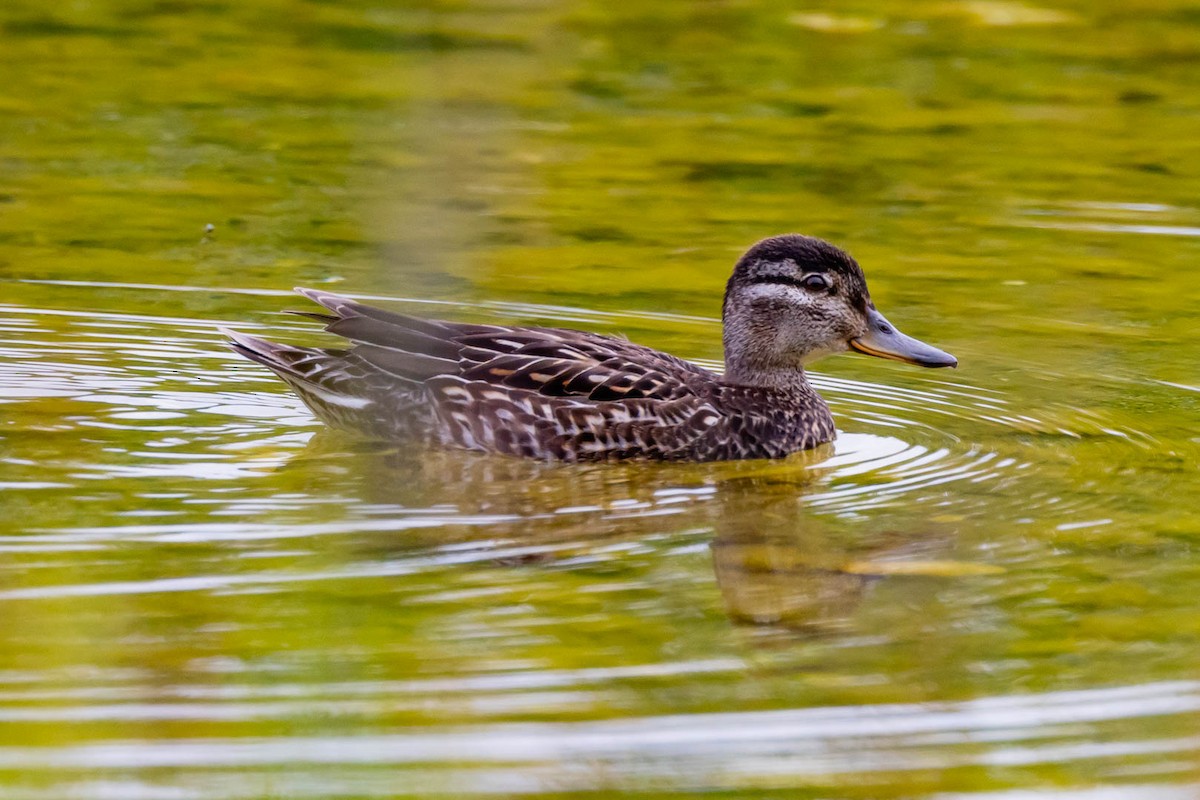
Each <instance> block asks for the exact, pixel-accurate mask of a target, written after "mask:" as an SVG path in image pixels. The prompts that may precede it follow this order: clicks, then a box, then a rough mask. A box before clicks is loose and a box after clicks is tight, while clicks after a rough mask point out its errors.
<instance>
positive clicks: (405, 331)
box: [222, 234, 958, 462]
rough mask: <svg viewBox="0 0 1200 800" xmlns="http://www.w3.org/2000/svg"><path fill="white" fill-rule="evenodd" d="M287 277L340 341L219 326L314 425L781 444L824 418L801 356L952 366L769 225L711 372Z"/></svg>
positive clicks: (728, 445)
mask: <svg viewBox="0 0 1200 800" xmlns="http://www.w3.org/2000/svg"><path fill="white" fill-rule="evenodd" d="M296 291H297V292H298V293H300V294H301V295H303V296H304V297H306V298H308V299H309V300H311V301H313V302H314V303H316V304H317V305H319V306H321V307H322V308H323V309H324V310H323V311H321V312H292V313H298V314H301V315H302V316H305V317H308V318H310V319H313V320H316V321H318V322H320V323H322V324H323V325H324V326H325V327H324V329H325V331H327V332H329V333H332V334H335V335H337V336H340V337H342V338H343V339H345V340H347V342H348V346H346V347H342V348H314V347H299V346H293V345H289V344H280V343H277V342H273V341H269V340H267V339H262V338H259V337H257V336H250V335H247V334H243V333H238V332H236V331H231V330H225V329H222V332H223V333H224V334H225V335H226V336H227V337H228V340H229V344H230V346H231V347H232V349H233V350H234V351H235V352H237V353H239V354H240V355H242V356H245V357H246V358H248V359H250V360H251V361H254V362H257V363H258V364H261V365H262V366H264V367H266V368H267V369H269V370H271V371H272V372H273V373H275V374H276V375H277V376H278V377H279V378H281V379H282V380H283V381H284V382H285V383H286V384H287V385H288V386H289V387H291V389H292V390H293V391H294V392H295V393H296V394H297V395H298V396H299V398H300V399H301V400H302V401H303V402H304V404H305V405H306V406H308V408H309V409H311V410H312V412H313V413H314V414H315V415H316V416H317V417H318V418H319V419H320V420H322V421H323V422H324V423H326V424H327V425H329V426H331V427H334V428H339V429H342V430H346V431H349V432H351V433H354V434H357V435H359V436H365V437H367V438H371V439H383V440H390V441H394V442H403V443H415V444H422V445H430V446H435V447H445V448H459V449H464V450H471V451H479V452H484V453H496V454H505V455H510V456H518V457H523V458H530V459H540V460H544V461H559V462H585V461H610V460H629V459H637V460H648V461H722V460H734V459H757V458H782V457H785V456H788V455H790V454H792V453H796V452H798V451H801V450H809V449H812V448H815V447H817V446H819V445H823V444H826V443H828V442H831V441H833V439H834V438H835V436H836V433H837V431H836V428H835V426H834V420H833V416H832V414H831V413H830V410H829V406H828V404H827V403H826V402H825V400H824V399H823V398H822V397H821V396H820V395H819V394H818V393H817V391H816V389H814V388H813V386H812V384H811V383H810V382H809V378H808V374H807V372H806V368H807V367H808V366H809V365H810V364H812V363H813V362H814V361H816V360H818V359H820V358H823V357H826V356H830V355H834V354H836V353H842V352H847V351H853V352H857V353H862V354H865V355H868V356H875V357H878V358H884V359H891V360H895V361H902V362H906V363H909V364H915V365H918V366H922V367H931V368H937V367H956V366H957V365H958V360H957V359H956V358H955V357H954V356H952V355H950V354H949V353H946V352H943V351H942V350H939V349H937V348H935V347H933V346H931V345H928V344H925V343H924V342H921V341H919V340H917V339H914V338H912V337H910V336H906V335H905V334H903V333H901V332H900V331H899V330H898V329H897V328H896V327H895V326H894V325H893V324H892V323H890V322H889V321H888V320H887V319H886V318H885V317H884V316H883V314H881V313H880V312H879V311H878V310H877V309H876V308H875V304H874V303H873V302H872V301H871V296H870V293H869V292H868V291H867V282H866V278H865V277H864V275H863V271H862V268H861V267H860V266H859V265H858V262H857V261H855V260H854V259H853V258H852V257H851V256H850V255H849V254H848V253H846V252H845V251H844V250H842V249H840V248H838V247H836V246H835V245H833V244H830V243H829V242H827V241H825V240H823V239H819V238H815V237H812V236H805V235H801V234H785V235H781V236H773V237H770V238H768V239H764V240H762V241H760V242H758V243H757V244H755V245H753V246H752V247H751V248H750V249H749V250H747V251H746V253H745V254H744V255H743V256H742V257H741V258H740V259H739V260H738V261H737V263H736V265H735V266H734V268H733V273H732V275H731V276H730V278H729V280H728V283H727V284H726V287H725V294H724V300H723V303H722V312H721V318H722V325H723V336H722V339H723V345H724V351H725V371H724V373H723V374H721V373H717V372H714V371H712V370H708V369H705V368H703V367H701V366H699V365H697V364H693V363H691V362H689V361H686V360H684V359H682V358H678V357H676V356H673V355H670V354H668V353H663V352H660V351H658V350H655V349H652V348H650V347H646V346H643V345H640V344H635V343H633V342H630V341H628V340H627V339H624V338H618V337H615V336H607V335H602V334H598V333H589V332H586V331H578V330H570V329H566V328H543V327H526V326H509V325H488V324H476V323H465V322H449V321H443V320H432V319H424V318H419V317H414V316H409V315H406V314H401V313H397V312H395V311H390V310H385V309H381V308H377V307H374V306H371V305H366V304H364V303H360V302H358V301H356V300H353V299H350V298H347V297H343V296H340V295H336V294H331V293H329V292H325V291H321V290H317V289H305V288H298V289H296Z"/></svg>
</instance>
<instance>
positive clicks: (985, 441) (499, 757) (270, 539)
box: [0, 0, 1200, 800]
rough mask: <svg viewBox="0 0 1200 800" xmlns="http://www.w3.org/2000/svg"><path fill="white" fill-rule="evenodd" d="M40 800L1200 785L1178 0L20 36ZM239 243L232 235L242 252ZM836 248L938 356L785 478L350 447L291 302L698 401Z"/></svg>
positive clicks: (1190, 233)
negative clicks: (283, 351)
mask: <svg viewBox="0 0 1200 800" xmlns="http://www.w3.org/2000/svg"><path fill="white" fill-rule="evenodd" d="M0 42H2V43H3V47H2V48H0V165H2V169H0V286H2V288H3V295H2V296H0V353H2V354H3V356H2V358H0V464H2V465H3V466H2V467H0V488H2V490H3V491H2V493H0V509H2V510H3V518H4V524H3V526H2V527H0V553H2V554H3V558H2V559H0V614H2V618H3V620H4V624H3V625H2V626H0V787H2V791H0V794H2V795H3V796H4V797H5V798H17V799H18V800H25V799H28V800H43V799H45V800H49V799H51V798H53V799H54V800H59V799H60V798H89V799H90V798H121V800H126V799H127V798H129V799H133V800H136V799H137V798H155V800H157V799H158V798H167V799H170V800H174V799H175V798H182V799H185V800H194V799H195V800H210V799H213V798H266V797H300V798H303V797H314V798H317V797H319V798H333V797H345V798H376V797H436V796H449V797H469V796H536V797H544V798H557V797H574V796H585V795H586V796H592V797H596V796H603V797H617V796H619V797H631V798H632V797H645V798H650V797H654V798H660V797H677V796H678V797H682V796H692V795H699V794H701V793H703V794H704V795H705V796H710V797H711V796H716V797H730V798H733V797H738V798H743V797H750V796H754V797H780V798H784V797H786V798H795V797H813V798H827V797H839V798H859V797H861V798H885V797H886V798H917V797H920V798H936V799H937V800H950V799H951V798H954V799H960V798H967V797H971V798H976V797H977V798H985V799H986V800H1018V799H1019V800H1031V799H1035V800H1042V798H1046V799H1050V798H1053V800H1109V798H1127V797H1154V798H1168V800H1175V798H1185V797H1194V796H1196V793H1197V792H1198V791H1200V715H1198V713H1197V709H1198V707H1200V669H1198V664H1197V660H1196V652H1197V646H1198V644H1200V624H1198V622H1197V620H1200V614H1198V613H1197V612H1198V611H1200V607H1198V603H1197V600H1196V593H1195V591H1194V590H1193V587H1194V586H1195V585H1196V580H1197V579H1198V578H1200V562H1197V560H1196V557H1195V550H1196V547H1197V543H1198V542H1200V539H1198V537H1200V511H1198V510H1197V507H1196V504H1195V502H1194V501H1193V498H1194V496H1195V494H1196V491H1197V489H1198V488H1200V485H1198V482H1197V479H1196V466H1195V465H1196V464H1197V462H1198V461H1200V436H1198V435H1197V426H1196V420H1197V410H1198V407H1200V394H1198V393H1200V372H1198V371H1197V367H1196V365H1197V363H1200V348H1198V346H1197V342H1196V335H1195V333H1196V329H1195V325H1196V323H1195V320H1196V314H1197V310H1198V307H1197V303H1196V299H1195V297H1196V289H1197V285H1196V279H1195V277H1194V269H1193V263H1194V261H1195V259H1196V257H1197V254H1198V253H1200V242H1198V241H1197V231H1198V230H1200V206H1197V204H1196V199H1195V198H1196V187H1197V180H1198V179H1200V175H1197V174H1196V168H1195V164H1196V163H1198V162H1197V155H1198V154H1197V152H1196V150H1197V145H1196V143H1197V142H1200V136H1197V125H1198V124H1200V101H1198V100H1197V97H1196V94H1195V92H1194V61H1195V58H1196V57H1197V55H1198V54H1200V17H1198V16H1197V15H1196V14H1195V12H1194V10H1193V9H1191V8H1190V7H1188V6H1187V5H1186V4H1183V3H1176V2H1171V1H1170V0H1164V2H1160V3H1155V4H1152V5H1143V6H1138V7H1137V8H1129V7H1127V6H1126V5H1124V4H1118V3H1115V2H1104V3H1093V4H1074V5H1072V4H1067V3H1060V4H1056V5H1045V4H1043V5H1038V6H1034V5H1028V4H1017V3H1010V2H1004V1H1003V0H1001V1H997V2H971V3H922V4H915V5H914V4H906V5H895V4H888V3H881V2H864V3H859V4H856V5H854V6H853V7H852V8H849V7H842V6H840V5H836V4H828V5H826V6H824V7H810V8H804V9H798V8H796V7H794V6H791V5H788V4H783V3H775V2H767V3H758V4H753V5H737V4H728V3H709V4H695V3H685V2H667V3H656V4H654V5H647V6H642V7H638V6H631V7H629V8H624V7H619V6H617V5H614V4H608V5H604V4H592V3H588V2H570V1H568V2H562V3H529V4H494V3H485V2H471V1H468V2H462V3H427V4H411V5H409V6H394V7H387V6H382V5H370V4H367V3H360V2H346V3H340V4H328V3H320V2H283V0H274V1H273V0H256V1H255V2H252V3H243V4H235V5H225V4H220V3H208V2H182V3H162V2H148V1H147V2H142V1H141V0H125V1H124V2H115V0H114V1H113V2H102V1H101V2H91V3H76V4H69V5H65V6H63V7H62V8H52V7H49V6H45V5H44V4H40V3H33V2H26V1H25V0H15V1H14V2H10V3H7V4H6V5H5V6H4V8H3V9H2V10H0ZM206 225H212V226H213V229H212V230H211V231H206V227H205V226H206ZM791 230H800V231H803V232H807V233H812V234H817V235H821V236H825V237H827V238H830V239H833V240H834V241H836V242H838V243H840V244H842V245H844V246H846V247H847V248H848V249H850V250H851V252H852V253H854V254H855V255H856V256H857V257H858V258H859V260H860V261H861V262H862V263H863V265H864V267H865V269H866V272H867V276H868V279H869V281H870V283H871V286H872V290H873V294H874V296H875V299H876V301H877V303H878V305H879V306H880V308H881V309H882V310H883V311H884V312H885V313H886V314H887V315H888V316H889V318H891V319H892V320H893V321H895V322H896V323H897V324H898V325H900V326H902V328H903V329H905V330H906V332H908V333H911V334H912V335H914V336H918V337H920V338H922V339H924V340H927V341H930V342H931V343H934V344H937V345H938V346H943V347H945V348H946V349H947V350H949V351H950V352H953V353H954V354H955V355H956V356H958V357H959V359H960V361H961V364H962V366H961V368H960V369H959V370H957V371H955V372H945V371H940V372H926V371H920V370H916V369H912V368H906V367H904V366H901V365H895V364H890V363H885V362H881V361H878V360H875V359H867V358H862V357H857V356H855V357H850V356H846V357H840V358H837V359H832V360H829V361H827V362H823V363H822V364H821V365H820V367H819V374H818V375H817V376H816V380H817V382H818V384H819V387H820V389H821V391H822V393H823V394H824V395H825V396H826V397H827V398H828V399H829V401H830V404H831V406H832V408H833V410H834V413H835V416H836V419H837V422H838V427H839V430H840V431H841V435H840V438H839V440H838V441H837V443H836V444H835V445H833V446H831V447H828V448H824V449H822V450H819V451H816V452H814V453H810V454H804V455H799V456H797V457H794V458H792V459H788V460H786V461H783V462H778V463H772V462H748V463H739V464H709V465H666V466H664V465H647V464H627V465H598V466H597V465H593V466H587V465H581V466H552V465H544V464H529V463H524V462H518V461H511V460H507V459H502V458H489V457H478V456H473V455H466V454H457V453H420V452H413V451H411V450H410V449H407V448H402V447H388V446H381V445H371V444H364V443H359V442H354V441H349V440H347V439H345V438H341V437H339V436H336V435H331V434H329V433H327V432H322V431H321V430H320V427H319V426H318V425H317V424H316V423H314V421H313V420H312V419H311V417H310V416H309V415H308V414H307V412H305V410H304V409H303V407H302V406H301V405H300V404H299V402H298V401H297V400H295V399H294V398H293V397H292V396H291V395H289V394H288V393H287V392H286V391H285V390H284V387H283V386H282V384H279V383H278V382H277V381H275V380H273V379H272V378H271V377H270V376H269V375H268V374H266V373H265V372H264V371H263V370H261V369H258V368H256V367H255V366H254V365H252V364H249V363H248V362H245V361H243V360H241V359H239V358H238V357H237V356H235V355H234V354H232V353H230V352H229V351H228V350H227V349H225V347H224V346H223V344H222V342H221V337H220V336H219V335H218V334H217V332H216V328H217V326H218V325H233V326H235V327H238V328H239V329H240V330H244V331H246V332H251V333H268V332H269V333H271V334H273V335H278V336H280V337H282V338H286V339H288V340H291V341H310V342H311V341H317V340H319V335H318V334H316V333H315V332H314V331H313V330H312V326H311V325H310V324H308V323H306V322H305V321H303V320H300V319H296V318H293V317H286V316H280V315H277V314H276V313H275V312H276V311H277V310H279V309H281V308H288V307H292V308H299V307H303V302H302V300H301V299H300V298H295V297H294V296H292V295H291V294H290V292H289V289H290V287H291V286H293V285H298V284H307V285H315V286H320V287H323V288H331V289H334V290H337V291H343V292H345V293H349V294H354V295H357V296H363V297H368V298H371V299H373V300H377V301H379V302H383V303H390V304H391V305H392V306H393V307H396V308H400V309H404V310H408V311H411V312H415V313H421V314H427V315H434V316H444V317H448V318H453V319H465V320H482V321H505V322H523V323H531V324H537V323H550V324H563V325H571V326H576V327H583V328H587V329H589V330H598V331H603V332H623V333H625V334H627V335H629V336H630V337H631V338H633V339H635V340H637V341H639V342H644V343H647V344H650V345H653V346H656V347H659V348H662V349H665V350H669V351H671V352H674V353H677V354H679V355H683V356H686V357H689V358H692V359H695V360H697V361H699V362H701V363H705V364H708V365H714V364H716V359H719V358H720V327H719V322H718V320H717V319H716V318H715V317H716V315H717V313H718V311H719V297H720V292H721V288H722V286H723V283H724V280H725V278H726V277H727V275H728V271H729V268H730V266H731V264H732V262H733V260H734V259H735V258H736V257H737V255H738V253H739V252H740V251H741V250H742V249H743V248H745V247H746V246H748V245H749V244H750V243H751V242H753V241H754V240H756V239H758V238H761V237H762V236H766V235H769V234H773V233H779V232H784V231H791Z"/></svg>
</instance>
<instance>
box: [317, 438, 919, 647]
mask: <svg viewBox="0 0 1200 800" xmlns="http://www.w3.org/2000/svg"><path fill="white" fill-rule="evenodd" d="M832 453H833V449H832V447H827V448H822V449H818V450H815V451H811V452H807V453H802V454H797V455H796V456H793V457H791V458H789V459H786V460H783V461H778V462H767V461H757V462H730V463H717V464H681V465H662V464H645V463H618V464H601V465H559V464H544V463H540V462H531V461H522V460H518V459H513V458H507V457H502V456H478V455H475V454H471V453H459V452H412V451H404V450H399V449H395V448H386V447H381V446H375V445H368V444H355V445H349V444H348V443H347V442H346V441H345V440H344V439H341V438H340V437H337V436H336V435H335V434H331V435H329V436H319V437H316V438H315V439H314V441H313V443H312V444H311V445H310V447H309V449H308V451H307V452H306V454H305V455H306V457H305V458H302V459H300V461H303V462H307V465H308V467H309V469H305V470H303V471H304V472H306V473H309V474H311V473H312V471H313V468H315V469H316V470H317V472H320V471H322V469H324V470H325V471H326V472H327V473H328V474H331V475H332V474H337V475H338V476H339V477H338V480H337V483H338V484H339V488H341V489H343V490H349V491H352V492H353V493H354V494H356V495H359V496H360V497H361V499H362V500H364V501H365V502H366V504H368V505H369V506H372V507H377V508H381V509H388V508H391V509H396V508H397V507H403V508H404V509H410V510H411V509H424V510H428V511H431V512H436V511H438V510H439V509H440V510H444V511H445V512H447V516H450V517H452V518H461V519H463V520H464V522H463V523H461V524H458V523H456V522H454V521H453V519H452V520H451V521H450V522H449V523H448V524H446V525H442V526H438V527H436V528H422V529H419V530H414V531H411V532H409V533H406V535H405V541H404V546H405V547H406V548H411V547H412V546H445V545H459V544H466V543H469V542H481V541H486V542H487V543H488V546H494V545H495V544H505V545H516V546H518V547H525V548H529V547H533V548H534V550H533V551H532V552H531V553H530V554H529V555H527V556H522V557H521V558H519V559H516V560H514V561H512V562H505V563H522V564H524V563H530V562H539V561H540V562H553V561H554V560H556V559H558V558H562V557H564V555H565V554H569V557H571V558H578V557H579V555H580V553H581V551H586V550H587V549H589V548H591V549H596V548H599V547H601V546H605V545H608V544H611V543H613V542H614V541H618V542H639V541H642V542H650V541H661V540H663V539H664V538H669V537H671V536H673V535H677V534H678V532H680V531H690V532H697V531H699V532H701V533H702V534H704V533H707V534H708V535H709V536H711V539H710V540H709V541H710V547H711V551H712V559H713V568H714V572H715V575H716V579H717V583H718V586H719V588H720V592H721V596H722V598H723V601H724V605H725V609H726V613H727V614H728V616H729V618H730V619H731V620H732V621H734V622H736V623H743V624H749V625H759V626H763V625H767V626H774V627H776V628H779V629H781V630H786V631H792V632H795V633H799V634H804V635H814V634H824V633H836V632H838V631H841V630H844V629H845V628H846V627H847V626H848V624H849V623H850V622H851V621H852V618H853V616H854V614H855V611H856V609H857V608H858V606H859V604H860V603H861V602H862V600H863V598H864V596H865V595H866V593H867V592H868V590H869V588H870V586H871V585H872V583H873V582H874V580H875V579H876V578H877V577H878V573H875V572H873V571H872V570H871V569H870V568H869V565H870V564H871V563H876V562H878V561H881V560H884V559H886V558H887V557H888V556H889V555H894V554H896V552H897V551H898V550H899V549H901V548H903V549H906V550H907V549H909V548H910V547H911V546H912V544H913V542H912V539H911V537H908V536H897V535H887V534H881V533H864V532H863V526H862V525H861V524H859V525H856V526H849V527H848V526H846V525H841V524H838V522H837V520H836V519H833V518H831V517H829V516H828V515H819V514H815V513H813V512H812V511H811V510H810V509H808V508H806V507H805V497H806V496H807V495H809V494H811V493H813V492H814V491H818V490H820V489H821V487H822V484H823V481H824V479H825V477H826V476H825V471H824V470H823V469H822V467H821V464H822V462H823V461H825V460H827V459H828V458H829V457H830V456H831V455H832ZM294 466H296V464H295V463H294ZM410 533H411V535H409V534H410ZM364 546H368V547H383V546H385V545H380V544H379V539H378V538H375V539H372V540H371V542H370V543H369V544H364ZM526 552H529V551H526ZM864 565H868V566H866V567H864Z"/></svg>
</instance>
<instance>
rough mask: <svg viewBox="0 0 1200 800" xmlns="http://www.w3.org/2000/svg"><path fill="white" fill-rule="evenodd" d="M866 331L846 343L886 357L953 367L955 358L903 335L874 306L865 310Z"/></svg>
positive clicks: (909, 362)
mask: <svg viewBox="0 0 1200 800" xmlns="http://www.w3.org/2000/svg"><path fill="white" fill-rule="evenodd" d="M867 322H868V324H869V326H870V328H869V330H868V331H867V333H866V335H864V336H859V337H858V338H857V339H851V340H850V347H852V348H853V349H855V350H857V351H858V352H860V353H866V354H867V355H869V356H875V357H876V358H890V359H891V360H892V361H903V362H905V363H906V364H916V365H917V366H919V367H957V366H958V359H957V358H955V357H954V356H952V355H950V354H949V353H946V352H943V351H942V350H938V349H937V348H936V347H931V346H930V345H927V344H925V343H924V342H922V341H920V340H918V339H914V338H912V337H911V336H905V335H904V334H903V333H901V332H900V331H898V330H896V326H894V325H892V323H890V322H888V321H887V319H885V318H884V316H883V314H880V313H879V312H878V311H876V310H875V309H871V310H870V311H869V312H867Z"/></svg>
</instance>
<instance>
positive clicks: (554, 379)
mask: <svg viewBox="0 0 1200 800" xmlns="http://www.w3.org/2000/svg"><path fill="white" fill-rule="evenodd" d="M297 291H298V292H300V293H301V294H303V295H304V296H305V297H307V298H309V299H310V300H312V301H314V302H316V303H318V304H319V305H321V306H324V307H325V308H326V309H328V310H329V311H330V312H331V313H330V314H308V315H307V316H309V317H312V318H315V319H318V320H320V321H322V322H324V323H325V330H327V331H329V332H330V333H334V334H337V335H339V336H343V337H345V338H347V339H349V340H351V341H352V342H354V346H353V347H352V348H350V350H349V351H348V353H347V355H348V356H349V357H351V358H352V360H353V361H355V362H361V363H362V364H363V365H370V366H373V367H374V368H376V369H378V370H380V371H382V372H384V373H386V374H388V375H392V376H394V377H395V378H398V379H401V380H406V381H413V382H417V383H425V382H427V381H429V380H431V379H433V378H437V377H456V378H459V379H461V380H463V381H470V382H475V381H478V382H481V383H485V384H490V385H492V386H495V387H498V388H499V387H503V388H505V389H511V390H524V391H529V392H534V393H536V394H538V395H542V396H546V397H563V398H578V399H581V400H584V399H586V400H589V401H592V402H612V401H620V400H633V399H654V400H676V399H681V398H683V397H687V396H692V395H694V394H695V393H696V389H697V387H698V386H701V385H704V384H708V383H710V382H711V381H713V380H715V379H716V375H714V374H713V373H712V372H709V371H708V370H706V369H704V368H702V367H699V366H697V365H695V364H692V363H690V362H687V361H684V360H683V359H680V358H676V357H675V356H672V355H669V354H667V353H662V352H659V351H657V350H653V349H651V348H649V347H644V346H642V345H637V344H633V343H631V342H628V341H625V340H623V339H617V338H614V337H610V336H602V335H599V334H595V333H586V332H583V331H574V330H567V329H562V328H530V327H510V326H503V325H476V324H470V323H457V322H443V321H438V320H426V319H420V318H417V317H410V316H408V315H406V314H399V313H396V312H394V311H385V310H384V309H380V308H375V307H373V306H369V305H364V304H362V303H359V302H357V301H354V300H350V299H347V298H345V297H340V296H338V295H334V294H330V293H328V292H322V291H318V290H314V289H297Z"/></svg>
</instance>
